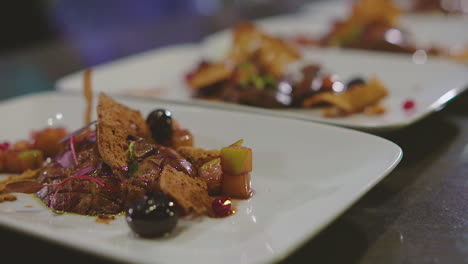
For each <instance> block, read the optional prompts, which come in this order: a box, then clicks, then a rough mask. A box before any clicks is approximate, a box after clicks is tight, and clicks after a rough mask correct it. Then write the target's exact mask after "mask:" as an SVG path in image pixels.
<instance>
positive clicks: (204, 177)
mask: <svg viewBox="0 0 468 264" xmlns="http://www.w3.org/2000/svg"><path fill="white" fill-rule="evenodd" d="M97 113H98V114H97V116H98V119H97V121H94V122H91V123H89V124H88V125H86V126H85V127H83V128H81V129H79V130H77V131H75V132H73V133H70V134H67V135H66V136H65V137H63V138H62V139H61V140H60V141H59V142H60V143H59V144H60V149H61V151H60V152H59V153H58V154H57V155H56V156H54V157H53V158H51V159H48V160H47V161H45V162H44V164H42V165H41V166H40V167H39V168H38V169H35V170H27V171H25V172H24V173H23V174H22V175H21V176H18V177H13V178H11V179H8V180H7V181H6V182H4V183H3V184H2V185H0V194H3V195H7V194H8V195H11V194H10V193H13V192H23V193H34V194H35V195H36V196H37V197H38V198H40V199H41V200H42V202H43V203H44V204H45V205H46V206H48V207H49V208H51V209H52V210H53V211H54V212H56V213H63V212H72V213H77V214H82V215H91V216H102V215H114V214H119V213H122V212H126V214H127V217H126V219H127V221H128V222H129V225H130V227H131V228H132V229H133V230H134V231H135V232H137V233H138V234H140V235H142V236H154V235H161V234H163V233H167V232H168V231H170V230H168V229H169V228H170V229H172V228H174V226H175V222H177V218H178V217H179V216H201V215H205V216H209V217H223V216H228V215H230V214H232V213H233V212H234V209H233V208H232V207H231V206H232V205H231V200H232V199H234V198H239V199H247V198H250V196H251V195H252V191H251V187H250V172H251V171H252V154H251V153H252V151H251V149H250V148H247V147H243V146H241V144H242V140H240V141H237V142H236V143H235V144H233V145H232V146H227V147H225V148H222V149H218V150H204V149H202V148H195V147H193V136H192V134H191V133H190V131H188V130H187V129H183V128H182V127H181V125H180V124H179V123H178V122H177V121H175V120H173V119H172V114H171V113H170V111H168V110H165V109H157V110H154V111H153V112H151V113H150V114H149V115H148V118H147V119H146V120H145V119H144V118H143V116H142V115H141V113H140V112H139V111H136V110H133V109H131V108H128V107H126V106H124V105H122V104H119V103H118V102H116V101H114V100H113V99H112V98H110V97H108V96H107V95H105V94H103V93H101V94H100V95H99V101H98V106H97ZM233 150H235V151H233ZM5 197H9V196H5ZM220 201H222V202H220ZM156 205H157V206H156ZM152 223H153V224H154V225H153V224H152ZM161 226H164V227H167V228H162V229H161ZM142 227H143V228H142ZM155 227H157V228H156V229H155ZM148 230H150V231H151V230H152V231H151V232H149V231H148ZM161 230H162V231H161Z"/></svg>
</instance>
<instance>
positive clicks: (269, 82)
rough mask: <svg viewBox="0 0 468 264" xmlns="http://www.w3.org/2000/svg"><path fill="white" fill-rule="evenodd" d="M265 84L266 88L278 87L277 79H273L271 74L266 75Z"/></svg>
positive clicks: (264, 77)
mask: <svg viewBox="0 0 468 264" xmlns="http://www.w3.org/2000/svg"><path fill="white" fill-rule="evenodd" d="M263 82H264V83H265V86H276V80H275V77H273V75H271V74H266V75H265V76H263Z"/></svg>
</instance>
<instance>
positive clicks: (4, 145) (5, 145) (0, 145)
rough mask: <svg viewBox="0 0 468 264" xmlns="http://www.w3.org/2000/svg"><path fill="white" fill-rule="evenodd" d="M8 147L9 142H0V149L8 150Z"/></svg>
mask: <svg viewBox="0 0 468 264" xmlns="http://www.w3.org/2000/svg"><path fill="white" fill-rule="evenodd" d="M9 148H10V143H8V142H3V143H1V144H0V150H8V149H9Z"/></svg>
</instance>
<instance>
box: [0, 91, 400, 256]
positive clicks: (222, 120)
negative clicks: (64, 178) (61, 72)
mask: <svg viewBox="0 0 468 264" xmlns="http://www.w3.org/2000/svg"><path fill="white" fill-rule="evenodd" d="M118 99H119V101H120V102H122V103H124V104H126V105H129V106H130V107H133V108H136V109H140V110H141V111H142V113H143V114H147V113H148V112H149V111H151V110H152V109H154V108H167V109H170V110H172V112H173V116H174V117H175V118H176V119H178V120H179V121H180V122H181V123H182V124H183V125H184V127H187V128H189V129H190V130H191V131H192V132H193V134H194V136H195V142H196V145H197V146H202V147H205V148H219V147H221V146H225V145H228V144H230V143H232V142H233V141H235V140H237V139H239V138H243V139H245V142H246V145H248V146H250V147H251V148H252V149H253V153H254V171H253V173H252V186H253V188H254V190H255V194H254V196H253V197H252V198H251V199H250V200H247V201H239V202H237V213H236V214H235V215H233V216H231V217H228V218H223V219H210V218H202V219H198V220H195V221H188V220H184V221H179V224H178V226H177V227H176V230H175V233H174V235H172V236H170V237H168V238H163V239H139V238H136V237H135V236H133V235H132V234H131V232H130V231H129V228H128V227H127V225H126V223H125V221H124V219H123V217H122V216H118V217H117V218H116V220H114V221H112V222H111V223H110V224H108V225H106V224H102V223H96V222H95V218H94V217H87V216H79V215H73V214H64V215H55V214H54V213H52V212H51V211H50V210H49V209H47V208H45V207H44V206H43V205H42V204H41V202H40V201H39V200H37V199H35V198H33V197H32V196H31V195H19V197H18V198H19V199H18V200H17V201H15V202H4V203H1V204H0V224H1V225H4V226H7V227H11V228H14V229H17V230H19V231H22V232H25V233H28V234H31V235H35V236H38V237H40V238H43V239H47V240H51V241H55V242H57V243H60V244H63V245H68V246H71V247H74V248H76V249H79V250H83V251H87V252H90V253H95V254H98V255H102V256H105V257H109V258H113V259H117V260H120V261H128V262H155V263H191V262H193V260H196V262H197V263H207V264H208V263H216V264H218V263H265V262H272V261H278V260H280V259H282V258H284V257H286V256H287V255H288V254H289V253H290V252H291V251H293V250H294V249H295V248H297V247H298V246H299V245H300V244H301V243H303V242H305V241H306V240H307V239H310V238H311V237H312V236H313V235H314V234H316V233H317V232H318V231H319V230H321V229H322V228H323V227H324V226H325V225H327V224H328V223H330V222H331V221H332V220H333V219H334V218H335V217H337V216H338V215H339V214H341V213H342V212H343V211H344V210H345V209H346V208H348V207H349V206H351V205H352V204H353V203H354V202H355V201H356V200H357V199H358V198H359V197H361V196H362V195H363V194H364V193H365V192H367V191H368V190H369V189H370V188H372V186H374V185H375V184H376V183H377V182H378V181H380V180H381V179H382V178H383V177H384V176H385V175H387V174H388V173H389V172H390V171H391V170H392V169H393V168H394V167H395V166H396V165H397V164H398V162H399V161H400V159H401V155H402V152H401V149H400V148H399V147H398V146H397V145H395V144H394V143H392V142H389V141H387V140H385V139H382V138H379V137H376V136H372V135H368V134H364V133H361V132H357V131H353V130H347V129H343V128H338V127H333V126H326V125H322V124H317V123H312V122H304V121H300V120H294V119H285V118H279V117H272V116H266V115H258V114H251V113H250V114H247V113H237V112H231V111H226V110H216V109H210V108H206V107H196V106H189V105H181V104H168V103H163V102H159V101H149V100H142V99H128V98H126V99H125V98H118ZM83 110H84V103H83V100H82V98H81V97H78V96H70V95H63V94H57V93H44V94H38V95H32V96H26V97H21V98H17V99H13V100H10V101H6V102H3V103H1V104H0V116H1V119H2V122H3V123H4V124H8V126H5V127H3V128H2V135H1V138H0V140H15V139H21V138H26V137H27V136H28V134H29V133H30V131H31V130H33V129H40V128H42V127H44V126H46V125H47V124H48V123H52V124H56V125H57V124H60V125H64V126H66V127H68V128H69V129H75V128H78V127H79V126H81V125H82V122H83ZM12 113H14V114H12ZM57 113H61V114H59V115H57ZM57 117H58V118H59V119H60V120H58V119H57ZM30 206H32V208H29V207H30Z"/></svg>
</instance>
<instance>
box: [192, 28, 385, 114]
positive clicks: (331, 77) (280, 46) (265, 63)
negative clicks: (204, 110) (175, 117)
mask: <svg viewBox="0 0 468 264" xmlns="http://www.w3.org/2000/svg"><path fill="white" fill-rule="evenodd" d="M232 34H233V36H232V46H231V49H230V50H229V52H228V55H227V56H226V57H225V58H224V59H223V60H222V61H202V62H201V63H199V64H198V66H196V67H195V69H193V70H192V71H191V72H189V73H188V74H187V75H186V83H187V85H188V86H189V87H190V91H191V93H192V96H193V97H196V98H203V99H212V100H221V101H225V102H230V103H238V104H244V105H250V106H257V107H264V108H312V107H321V106H322V107H323V106H324V108H325V110H324V112H323V115H324V116H326V117H340V116H346V115H350V114H354V113H362V112H363V113H365V114H382V113H384V112H385V108H383V107H382V106H380V104H379V103H380V101H381V100H382V99H383V98H384V97H386V96H387V94H388V92H387V89H386V88H385V87H384V85H383V84H382V83H381V82H380V81H379V80H378V79H377V78H376V77H373V78H371V79H369V80H365V79H363V78H353V79H350V80H342V79H341V78H339V77H338V76H337V75H336V74H331V73H328V72H326V71H325V70H323V68H322V67H321V66H320V65H317V64H305V65H303V64H304V61H303V60H302V55H301V52H300V50H299V49H298V48H297V47H296V46H295V45H293V44H292V43H290V42H287V41H285V40H282V39H280V38H276V37H274V36H271V35H269V34H266V33H264V32H262V31H261V30H259V29H258V28H257V27H256V26H255V25H254V24H251V23H247V22H244V23H240V24H239V25H237V26H236V27H235V28H234V29H233V33H232ZM295 68H296V69H295Z"/></svg>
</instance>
